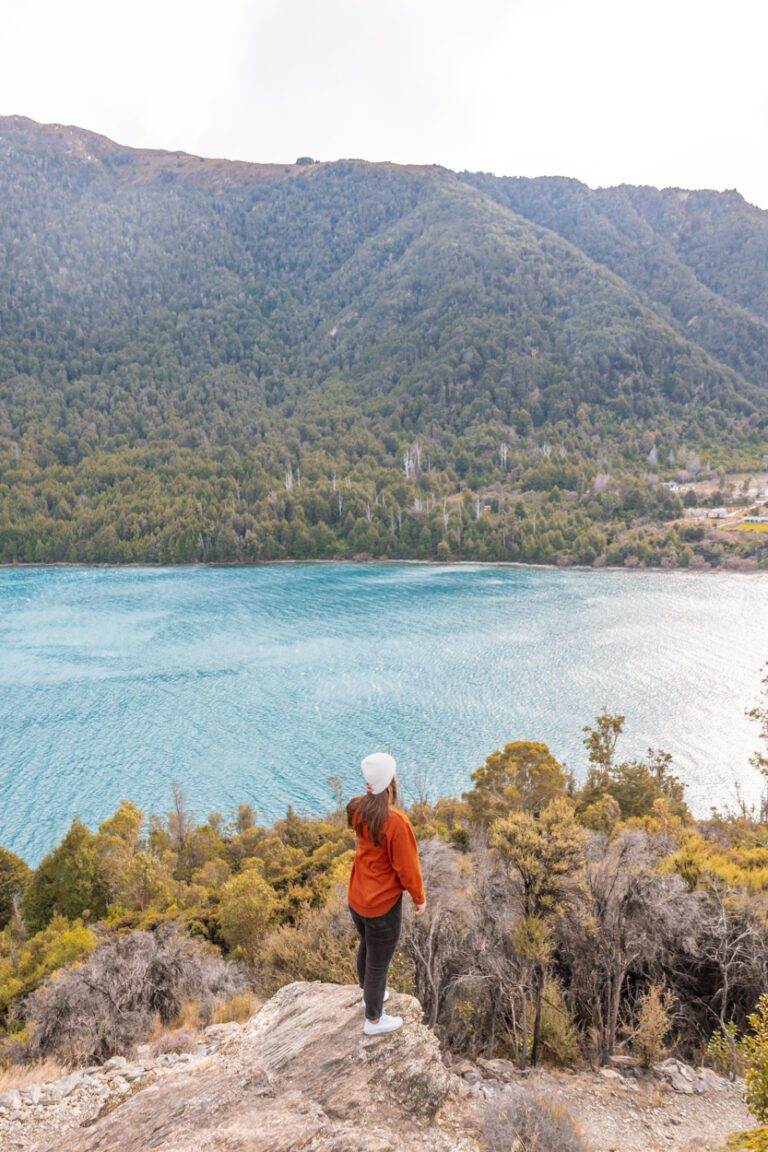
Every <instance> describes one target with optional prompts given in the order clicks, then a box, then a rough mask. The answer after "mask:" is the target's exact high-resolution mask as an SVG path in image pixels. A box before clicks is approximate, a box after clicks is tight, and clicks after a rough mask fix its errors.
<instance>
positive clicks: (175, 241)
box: [0, 117, 768, 562]
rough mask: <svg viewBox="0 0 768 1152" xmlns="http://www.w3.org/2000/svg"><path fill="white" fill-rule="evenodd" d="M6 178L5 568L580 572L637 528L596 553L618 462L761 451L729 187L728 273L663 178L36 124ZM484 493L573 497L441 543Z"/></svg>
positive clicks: (757, 242)
mask: <svg viewBox="0 0 768 1152" xmlns="http://www.w3.org/2000/svg"><path fill="white" fill-rule="evenodd" d="M0 165H1V167H0V172H1V174H2V175H1V179H0V273H1V274H0V323H1V327H0V559H5V560H77V559H86V560H87V559H103V560H134V559H135V560H153V559H159V560H183V559H219V560H227V559H260V558H270V557H280V556H283V555H295V556H304V555H316V556H326V555H347V554H352V553H355V552H372V553H375V554H380V553H385V554H387V555H395V556H397V555H425V556H434V555H436V554H437V553H436V550H437V547H438V545H439V544H440V543H441V542H443V543H444V544H445V548H446V550H447V551H448V553H454V554H460V555H467V556H474V557H477V558H483V556H488V557H489V558H507V559H531V558H535V559H552V558H555V556H558V555H561V554H564V553H568V552H571V553H574V554H575V555H576V556H577V558H580V559H582V560H584V559H587V561H588V562H591V560H590V559H589V558H590V557H595V556H598V555H600V553H601V552H603V551H604V550H605V548H606V547H607V546H608V545H609V544H610V542H611V540H612V539H613V538H614V536H615V534H616V531H617V530H618V529H619V528H622V529H626V528H627V527H628V526H629V525H630V524H631V522H632V516H631V514H627V515H624V514H623V513H622V514H621V516H620V519H621V524H620V525H619V524H618V523H615V524H613V527H611V528H610V529H609V530H608V531H607V532H603V531H602V529H601V533H599V534H598V535H599V539H598V538H597V537H595V538H594V539H593V540H592V542H591V543H589V542H588V539H587V537H588V535H589V530H590V525H593V524H595V522H597V523H602V522H604V521H605V520H606V517H605V516H604V515H603V513H602V511H601V510H599V509H598V510H595V509H592V510H590V509H589V508H588V507H586V504H587V499H586V498H587V496H588V495H589V493H590V489H591V484H592V480H593V479H594V477H595V476H596V475H597V474H598V473H599V472H604V471H605V470H606V467H608V468H610V469H612V470H613V471H615V472H619V471H620V472H628V473H631V474H634V475H635V476H636V477H640V476H642V471H643V469H644V467H645V466H646V457H647V456H648V453H649V451H651V449H654V451H655V454H656V456H657V457H659V458H661V459H681V460H683V461H684V460H685V459H686V457H687V456H688V455H690V454H691V453H696V454H697V455H699V456H700V455H701V454H702V453H706V454H707V455H708V457H709V458H710V459H711V462H712V463H713V464H718V465H719V464H729V463H731V464H741V465H745V466H747V467H753V466H755V465H758V464H759V463H760V462H761V456H762V452H763V450H764V448H765V439H766V432H765V429H766V411H768V404H766V401H767V400H768V319H766V314H765V295H766V287H765V269H764V267H763V265H762V261H763V256H764V254H765V243H766V240H765V238H766V236H768V224H767V223H766V221H768V214H767V213H759V212H758V211H757V210H755V209H751V208H749V206H748V205H745V204H744V202H743V201H741V202H740V204H737V203H735V202H733V197H732V196H731V197H730V198H728V197H726V200H727V204H728V210H727V212H725V213H722V212H721V213H720V214H719V215H718V212H717V211H715V209H714V208H712V207H710V208H708V212H709V215H708V217H707V219H708V221H709V223H708V229H709V231H710V232H711V233H712V234H715V235H717V236H718V237H720V231H719V230H720V229H721V227H722V230H723V232H724V235H723V236H722V238H721V240H720V244H719V248H718V249H716V251H720V253H721V255H720V257H719V258H718V257H717V256H715V255H712V252H711V251H708V252H704V253H702V252H701V251H700V250H698V249H697V247H696V242H695V241H696V227H695V225H690V226H689V227H688V230H687V232H686V233H685V235H682V234H681V230H680V229H679V228H676V226H675V225H674V221H672V222H670V211H669V210H667V211H666V212H662V211H661V210H660V209H658V206H657V205H656V204H655V202H652V203H651V202H650V201H649V203H648V204H646V201H647V200H648V196H649V195H650V193H647V190H642V189H641V190H637V189H636V190H626V189H615V190H609V191H607V192H605V193H594V194H593V193H589V192H588V190H586V189H583V188H582V186H580V185H573V182H548V181H542V182H537V181H532V182H516V181H503V180H496V179H495V178H485V177H481V176H477V177H462V178H460V177H458V176H457V175H456V174H454V173H452V172H449V171H447V170H446V169H442V168H436V167H418V166H410V167H400V166H396V165H392V164H367V163H365V162H363V161H339V162H336V163H330V164H315V163H312V164H303V165H262V164H246V163H240V162H231V161H224V160H202V159H200V158H197V157H191V156H189V155H187V154H185V153H162V152H157V151H149V150H140V149H129V148H123V147H121V146H119V145H116V144H114V143H113V142H111V141H109V140H107V139H106V138H104V137H101V136H97V135H95V134H93V133H90V132H86V131H83V130H80V129H76V128H70V127H63V126H57V125H37V124H35V123H34V122H33V121H29V120H26V119H24V118H21V117H7V118H4V119H0ZM561 185H562V187H561ZM656 195H657V196H660V197H661V198H662V199H661V203H662V206H665V207H666V206H667V203H668V199H669V197H668V196H667V194H665V193H658V194H656ZM713 195H714V194H695V196H696V197H700V196H704V197H710V198H711V197H712V196H713ZM592 196H595V197H602V198H603V199H598V200H596V201H594V203H593V201H592V200H590V197H592ZM569 197H570V198H571V199H568V198H569ZM574 198H575V201H574V203H575V206H574V204H572V203H571V200H573V199H574ZM606 198H607V199H606ZM566 201H567V203H566V204H565V207H563V203H564V202H566ZM604 201H605V203H607V204H608V205H609V208H605V207H604V206H603V205H604ZM697 202H698V201H697ZM707 204H709V200H707ZM717 204H720V201H717ZM595 205H598V206H597V207H595ZM641 209H642V210H641ZM702 211H703V210H702ZM612 216H617V219H616V220H613V219H611V217H612ZM656 216H658V217H659V218H660V219H661V222H660V223H658V224H655V223H654V224H652V223H649V220H650V219H651V218H652V217H653V218H654V219H655V217H656ZM721 216H722V217H723V219H724V223H722V224H721V222H720V218H721ZM571 217H573V221H574V222H573V224H572V225H571V224H569V221H570V220H571ZM734 237H740V238H741V240H740V243H739V244H737V243H736V241H735V239H734ZM640 252H642V253H643V255H642V258H641V256H640V255H639V253H640ZM745 270H746V274H745ZM740 272H741V275H740ZM552 441H554V442H555V443H556V444H557V453H556V457H555V459H554V460H553V459H552ZM416 442H418V443H416ZM406 456H407V457H408V459H407V460H406V461H405V463H404V458H406ZM411 457H413V459H411ZM286 476H289V479H287V480H286ZM342 477H343V483H344V485H345V487H346V491H347V493H348V495H346V496H344V497H343V498H340V497H339V494H338V492H337V486H338V484H337V482H338V480H340V479H341V478H342ZM302 478H303V480H304V484H305V485H306V484H308V483H311V485H312V493H311V500H310V494H309V493H307V492H306V489H305V490H304V492H302V491H301V483H302ZM169 480H170V481H172V483H171V484H170V491H169V484H168V483H167V482H168V481H169ZM414 482H415V483H417V484H418V488H417V490H416V491H415V492H414V491H413V490H412V487H411V486H412V484H413V483H414ZM493 485H498V486H500V489H501V491H508V492H510V493H513V494H515V496H517V495H518V494H519V493H521V492H522V493H524V492H526V491H538V492H542V491H549V490H551V489H553V488H559V489H561V490H562V489H565V490H569V491H573V492H575V493H577V494H580V496H581V498H580V499H579V500H578V501H576V503H575V504H574V506H573V507H572V508H569V509H568V510H566V512H565V513H564V515H563V517H561V519H562V521H563V522H562V524H559V525H558V526H557V527H553V526H552V525H551V524H549V523H548V524H547V531H548V532H549V533H550V536H551V537H552V539H550V540H549V541H548V540H547V539H545V538H544V537H545V533H544V532H542V531H541V528H540V526H539V523H538V522H537V524H536V526H535V527H534V528H533V529H532V531H530V532H529V533H527V535H528V536H530V537H531V540H530V541H528V542H524V541H523V539H522V537H523V535H525V534H524V533H521V532H516V530H515V524H514V523H513V521H512V519H511V518H510V516H509V513H508V510H506V509H504V508H502V504H503V503H504V501H503V500H499V499H496V502H495V506H490V505H489V506H488V508H487V512H488V516H487V523H483V524H482V526H481V527H479V528H478V527H476V528H471V527H470V525H468V524H464V525H463V526H462V516H461V515H459V516H458V517H456V516H454V520H456V519H458V520H459V524H458V525H454V528H453V530H452V531H449V530H448V525H447V516H448V505H447V503H446V501H448V500H451V501H455V500H456V499H457V498H458V499H459V502H460V503H461V499H462V494H463V493H467V494H468V495H467V499H468V501H469V504H468V507H470V506H472V505H473V503H474V504H476V503H477V499H478V497H477V495H472V494H476V493H480V492H481V491H482V490H484V489H486V488H488V487H489V486H493ZM286 492H287V493H288V495H290V496H291V497H292V502H293V506H292V509H291V511H290V512H286V511H285V509H284V508H282V504H281V502H282V501H283V499H284V495H285V493H286ZM483 500H484V502H485V503H487V501H485V498H483ZM345 501H346V508H345V507H344V502H345ZM624 503H625V496H624V495H623V494H622V493H621V492H619V493H617V494H616V495H615V498H614V501H613V508H612V511H611V515H612V516H613V517H614V519H615V514H616V511H617V509H621V508H622V507H623V505H624ZM635 503H636V501H635ZM641 503H642V504H643V506H644V507H643V509H642V511H643V513H644V514H646V515H647V514H648V513H651V518H654V517H656V516H658V514H659V510H660V507H661V506H664V505H665V503H666V499H665V497H664V496H663V495H662V494H659V493H653V492H648V493H646V494H645V495H644V497H643V498H642V500H641ZM276 505H277V506H278V507H277V511H276ZM297 506H298V507H297ZM457 507H458V506H457ZM637 510H638V509H637V508H635V509H634V511H635V512H636V511H637ZM476 511H477V510H476ZM631 511H632V510H629V512H630V513H631ZM669 511H670V510H669V509H668V510H667V513H669ZM404 517H405V518H406V521H407V523H406V527H405V530H404V529H403V521H404ZM297 518H298V521H299V523H298V524H297V523H296V519H297ZM542 519H547V520H550V519H552V518H551V517H546V516H545V517H542ZM286 520H287V521H288V522H289V523H293V527H289V528H288V529H286V528H285V527H284V526H283V524H284V521H286ZM374 522H375V531H374V530H373V529H371V527H370V526H371V525H373V524H374ZM475 522H476V523H479V522H480V516H479V514H476V516H475ZM297 530H298V535H299V537H300V538H299V539H296V532H297ZM560 538H562V542H561V541H560ZM577 541H579V542H580V547H579V548H575V547H574V545H575V544H576V542H577ZM607 558H609V557H607Z"/></svg>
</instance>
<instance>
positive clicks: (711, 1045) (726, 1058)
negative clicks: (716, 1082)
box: [706, 1021, 744, 1080]
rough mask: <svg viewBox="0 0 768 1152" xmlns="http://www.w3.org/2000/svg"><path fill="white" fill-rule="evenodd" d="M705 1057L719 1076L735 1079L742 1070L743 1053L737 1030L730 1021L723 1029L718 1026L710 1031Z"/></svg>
mask: <svg viewBox="0 0 768 1152" xmlns="http://www.w3.org/2000/svg"><path fill="white" fill-rule="evenodd" d="M706 1058H707V1060H708V1061H709V1063H710V1065H711V1066H712V1067H713V1068H714V1069H715V1071H716V1072H719V1073H720V1075H721V1076H728V1078H729V1079H731V1080H735V1079H736V1077H737V1076H738V1075H739V1074H740V1073H742V1072H743V1071H744V1053H743V1048H742V1044H741V1041H740V1040H739V1030H738V1028H737V1027H736V1025H735V1024H734V1023H733V1022H732V1021H731V1022H730V1023H729V1024H726V1025H725V1030H724V1031H721V1030H720V1029H719V1028H718V1030H717V1031H716V1032H713V1033H712V1035H711V1036H710V1038H709V1042H708V1044H707V1050H706Z"/></svg>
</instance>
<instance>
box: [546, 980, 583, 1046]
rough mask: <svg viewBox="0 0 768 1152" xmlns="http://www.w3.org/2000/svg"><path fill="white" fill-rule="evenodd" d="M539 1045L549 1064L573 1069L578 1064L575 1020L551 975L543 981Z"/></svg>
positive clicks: (577, 1040) (559, 987)
mask: <svg viewBox="0 0 768 1152" xmlns="http://www.w3.org/2000/svg"><path fill="white" fill-rule="evenodd" d="M541 1047H542V1051H543V1053H544V1056H545V1058H546V1060H547V1061H548V1062H549V1063H551V1064H557V1065H559V1066H561V1067H563V1068H573V1067H574V1066H576V1065H578V1064H580V1063H581V1048H580V1044H579V1032H578V1029H577V1027H576V1022H575V1020H574V1018H573V1014H572V1012H571V1011H570V1009H569V1008H568V1005H567V1004H566V1002H565V997H564V996H563V989H562V987H561V986H560V984H559V982H558V981H557V980H555V979H554V978H553V977H549V978H548V979H547V980H546V981H545V982H544V999H543V1002H542V1013H541Z"/></svg>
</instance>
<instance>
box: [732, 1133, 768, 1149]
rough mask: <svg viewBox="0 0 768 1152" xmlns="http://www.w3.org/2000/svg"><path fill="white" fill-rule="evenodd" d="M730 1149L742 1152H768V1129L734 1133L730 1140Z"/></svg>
mask: <svg viewBox="0 0 768 1152" xmlns="http://www.w3.org/2000/svg"><path fill="white" fill-rule="evenodd" d="M728 1147H729V1148H733V1149H739V1150H740V1152H768V1128H752V1129H750V1131H749V1132H734V1134H733V1136H730V1137H729V1138H728Z"/></svg>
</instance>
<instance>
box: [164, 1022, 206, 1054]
mask: <svg viewBox="0 0 768 1152" xmlns="http://www.w3.org/2000/svg"><path fill="white" fill-rule="evenodd" d="M199 1041H200V1036H199V1033H197V1032H196V1031H195V1029H194V1028H171V1029H170V1030H168V1031H158V1035H157V1036H156V1038H155V1039H154V1040H152V1055H153V1056H167V1055H168V1054H169V1053H171V1052H175V1053H179V1052H194V1051H195V1049H196V1048H197V1045H198V1043H199Z"/></svg>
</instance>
